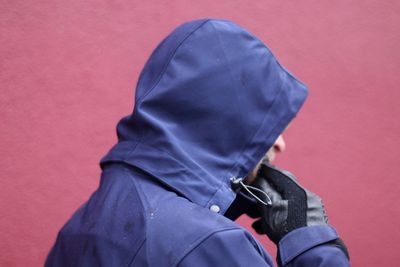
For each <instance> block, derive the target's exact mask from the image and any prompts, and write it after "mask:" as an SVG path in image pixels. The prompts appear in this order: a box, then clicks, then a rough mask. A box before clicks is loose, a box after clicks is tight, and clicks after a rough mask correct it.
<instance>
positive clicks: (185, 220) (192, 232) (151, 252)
mask: <svg viewBox="0 0 400 267" xmlns="http://www.w3.org/2000/svg"><path fill="white" fill-rule="evenodd" d="M146 217H147V218H146V224H147V233H146V235H147V236H146V243H147V244H146V247H147V255H148V259H149V260H150V261H151V263H152V264H150V266H176V265H177V264H178V262H179V261H180V260H181V259H182V258H183V257H184V256H185V255H186V254H188V253H189V252H190V251H192V250H193V248H195V247H197V246H198V245H199V244H200V243H201V242H203V241H204V240H206V239H207V238H208V237H210V236H212V235H213V234H215V233H217V232H223V231H229V230H240V231H244V229H243V228H241V227H240V226H239V225H237V224H236V223H234V222H233V221H231V220H229V219H228V218H226V217H224V216H222V215H220V214H218V213H215V212H212V211H210V210H208V209H205V208H203V207H200V206H198V205H196V204H194V203H191V202H190V201H188V200H186V199H184V198H180V197H175V198H170V199H168V200H166V201H163V202H162V203H159V205H157V207H155V208H154V209H153V210H152V211H148V212H147V216H146ZM166 259H167V260H166Z"/></svg>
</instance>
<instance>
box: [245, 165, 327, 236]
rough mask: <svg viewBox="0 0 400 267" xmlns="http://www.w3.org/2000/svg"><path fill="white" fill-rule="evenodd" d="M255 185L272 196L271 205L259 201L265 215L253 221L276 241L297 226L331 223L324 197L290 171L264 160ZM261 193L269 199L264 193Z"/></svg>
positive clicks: (258, 231) (261, 230)
mask: <svg viewBox="0 0 400 267" xmlns="http://www.w3.org/2000/svg"><path fill="white" fill-rule="evenodd" d="M252 186H254V187H256V188H258V189H261V190H262V191H264V192H265V193H267V195H268V196H269V197H270V198H271V200H272V205H271V206H266V205H264V204H261V203H259V204H258V209H259V212H260V215H261V218H260V219H259V220H257V221H256V222H255V223H253V228H254V229H255V230H256V231H257V233H259V234H266V235H267V236H268V237H269V238H270V239H271V240H272V241H273V242H274V243H275V244H278V243H279V241H280V240H281V239H282V238H283V237H284V236H285V235H286V234H287V233H289V232H291V231H293V230H295V229H297V228H300V227H305V226H310V225H318V224H326V223H328V218H327V216H326V212H325V208H324V205H323V203H322V201H321V198H320V197H319V196H317V195H316V194H314V193H312V192H310V191H308V190H307V189H305V188H303V187H302V186H301V185H300V184H299V183H298V182H297V180H296V178H295V177H294V175H293V174H291V173H290V172H288V171H285V170H280V169H278V168H277V167H275V166H272V165H270V164H269V163H267V162H263V163H262V164H261V166H260V169H259V171H258V173H257V178H256V180H255V181H254V182H253V183H252ZM256 194H257V193H256ZM257 196H258V197H259V198H260V199H262V200H264V201H267V200H268V199H267V198H266V196H265V195H263V194H257Z"/></svg>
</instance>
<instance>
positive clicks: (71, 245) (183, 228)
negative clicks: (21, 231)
mask: <svg viewBox="0 0 400 267" xmlns="http://www.w3.org/2000/svg"><path fill="white" fill-rule="evenodd" d="M306 96H307V89H306V87H305V85H304V84H302V83H301V82H300V81H298V80H297V79H296V78H295V77H293V76H292V75H291V74H290V73H289V72H288V71H287V70H286V69H285V68H283V67H282V66H281V65H280V64H279V63H278V62H277V60H276V59H275V57H274V56H273V55H272V53H271V52H270V50H269V49H268V48H267V47H266V46H265V45H264V44H263V43H262V42H261V41H260V40H259V39H257V38H256V37H255V36H254V35H252V34H251V33H249V32H248V31H246V30H244V29H243V28H241V27H240V26H238V25H236V24H234V23H232V22H230V21H226V20H216V19H203V20H196V21H191V22H188V23H185V24H183V25H181V26H179V27H178V28H177V29H176V30H174V31H173V32H172V33H171V34H170V35H169V36H167V37H166V38H165V39H164V40H163V41H162V42H161V43H160V44H159V45H158V47H157V48H156V49H155V50H154V52H153V53H152V55H151V57H150V58H149V60H148V61H147V63H146V65H145V66H144V69H143V71H142V73H141V75H140V78H139V81H138V84H137V88H136V97H135V106H134V111H133V113H132V114H131V115H130V116H127V117H124V118H123V119H122V120H121V121H120V122H119V123H118V126H117V134H118V143H117V144H116V145H115V146H114V147H113V148H112V149H111V150H110V151H109V152H108V154H107V155H106V156H105V157H104V158H103V159H102V160H101V162H100V165H101V168H102V170H103V172H102V175H101V181H100V185H99V188H98V189H97V190H96V191H95V192H94V193H93V195H92V196H91V197H90V199H89V200H88V201H87V202H86V203H85V204H83V206H82V207H81V208H80V209H78V210H77V211H76V212H75V213H74V215H73V216H72V218H71V219H70V220H69V221H68V222H67V223H66V224H65V225H64V227H63V228H62V229H61V230H60V232H59V234H58V237H57V241H56V244H55V245H54V247H53V249H52V250H51V252H50V254H49V256H48V258H47V261H46V266H157V267H162V266H169V267H170V266H191V267H196V266H273V261H272V259H271V257H270V256H269V255H268V253H267V252H266V251H265V250H264V248H263V247H262V246H261V245H260V243H259V242H258V241H257V240H256V239H255V238H254V237H253V236H252V235H251V234H250V233H249V232H248V231H246V230H245V229H243V228H242V227H241V226H239V225H237V224H236V223H234V222H233V221H232V220H231V219H229V218H227V217H225V216H224V214H225V213H226V211H227V209H228V208H229V207H230V206H231V204H232V202H233V201H234V199H235V197H236V195H237V191H236V190H234V189H233V188H232V184H231V179H232V177H235V178H238V177H245V176H246V175H247V174H248V173H249V172H250V171H251V170H252V169H253V168H254V167H255V166H256V164H257V163H258V162H259V161H260V159H261V158H262V157H263V155H264V154H265V152H266V151H267V150H268V149H269V148H270V147H271V146H272V145H273V143H274V142H275V140H276V139H277V137H278V136H279V135H280V134H281V133H282V131H283V130H284V129H285V127H286V126H287V125H288V124H289V122H290V121H291V120H292V119H293V118H294V117H295V115H296V113H297V112H298V110H299V109H300V107H301V105H302V104H303V102H304V100H305V98H306ZM337 237H338V236H337V234H336V232H335V230H334V229H333V228H332V227H331V226H328V225H324V226H322V225H321V226H313V227H305V228H301V229H298V230H295V231H293V232H291V233H289V234H288V235H287V236H285V237H284V239H283V240H282V241H281V242H280V244H279V251H280V259H281V262H280V263H279V264H282V265H284V266H348V262H347V259H346V257H345V256H344V254H343V252H342V251H341V250H339V249H338V248H336V247H333V246H326V245H323V244H324V243H326V242H329V241H331V240H334V239H336V238H337Z"/></svg>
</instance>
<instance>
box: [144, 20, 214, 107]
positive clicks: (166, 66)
mask: <svg viewBox="0 0 400 267" xmlns="http://www.w3.org/2000/svg"><path fill="white" fill-rule="evenodd" d="M208 21H209V19H208V20H206V21H204V22H203V23H201V24H200V25H199V26H198V27H197V28H196V29H194V30H193V31H192V32H190V33H189V34H188V35H187V36H186V37H185V38H184V39H183V40H182V41H181V42H180V43H179V45H178V46H177V47H176V48H175V50H174V52H173V53H172V54H171V56H170V57H169V59H168V61H167V64H165V66H164V68H163V70H162V71H161V73H160V75H159V77H158V79H157V81H156V82H155V84H154V85H153V86H152V87H151V88H150V89H149V90H148V91H147V92H146V93H144V94H143V95H142V96H141V97H140V98H138V99H137V101H136V105H137V104H139V103H140V102H141V101H142V100H143V98H145V97H146V96H147V95H148V94H149V93H150V92H151V91H153V89H154V88H156V87H157V85H158V83H159V82H160V81H161V78H162V77H163V76H164V73H165V72H166V70H167V68H168V66H169V64H170V63H171V61H172V59H173V58H174V56H175V54H176V52H177V51H178V49H179V48H180V47H181V45H182V44H183V43H184V42H185V41H186V39H188V38H189V37H190V36H191V35H192V34H193V33H195V32H196V31H197V30H198V29H200V28H201V27H202V26H203V25H204V24H205V23H207V22H208Z"/></svg>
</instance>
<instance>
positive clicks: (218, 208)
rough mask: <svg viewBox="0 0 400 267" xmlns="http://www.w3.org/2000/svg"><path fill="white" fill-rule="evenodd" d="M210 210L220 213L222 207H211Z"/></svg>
mask: <svg viewBox="0 0 400 267" xmlns="http://www.w3.org/2000/svg"><path fill="white" fill-rule="evenodd" d="M210 210H211V211H212V212H215V213H218V212H219V211H220V210H221V209H220V207H219V206H217V205H211V207H210Z"/></svg>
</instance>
